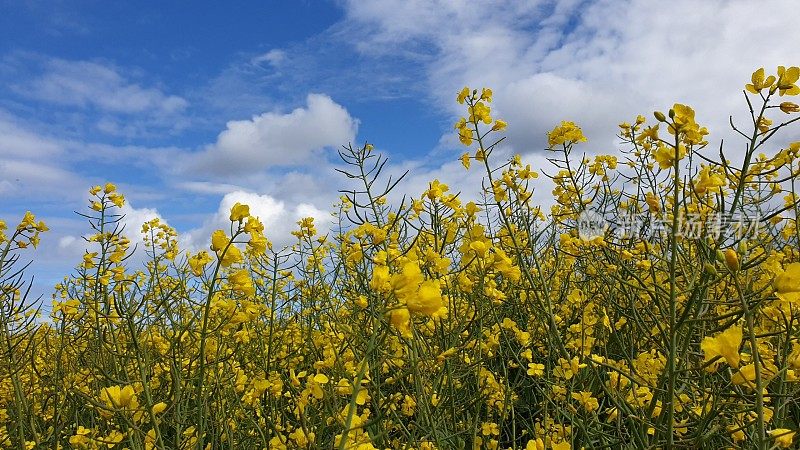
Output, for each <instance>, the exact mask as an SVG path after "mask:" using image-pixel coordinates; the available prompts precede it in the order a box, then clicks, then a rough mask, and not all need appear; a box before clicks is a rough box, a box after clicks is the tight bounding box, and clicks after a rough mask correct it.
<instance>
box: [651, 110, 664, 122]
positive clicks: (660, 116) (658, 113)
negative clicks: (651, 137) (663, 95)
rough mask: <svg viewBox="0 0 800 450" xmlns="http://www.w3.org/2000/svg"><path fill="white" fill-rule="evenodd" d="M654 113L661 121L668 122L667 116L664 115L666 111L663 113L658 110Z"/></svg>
mask: <svg viewBox="0 0 800 450" xmlns="http://www.w3.org/2000/svg"><path fill="white" fill-rule="evenodd" d="M653 115H654V116H656V120H657V121H659V122H666V121H667V118H666V117H665V116H664V113H662V112H661V111H656V112H654V113H653Z"/></svg>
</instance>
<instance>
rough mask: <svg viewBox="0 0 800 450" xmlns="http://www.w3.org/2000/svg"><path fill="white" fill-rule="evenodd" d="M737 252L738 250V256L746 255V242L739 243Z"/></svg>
mask: <svg viewBox="0 0 800 450" xmlns="http://www.w3.org/2000/svg"><path fill="white" fill-rule="evenodd" d="M738 250H739V253H740V254H742V255H744V254H745V253H747V241H741V242H739V248H738Z"/></svg>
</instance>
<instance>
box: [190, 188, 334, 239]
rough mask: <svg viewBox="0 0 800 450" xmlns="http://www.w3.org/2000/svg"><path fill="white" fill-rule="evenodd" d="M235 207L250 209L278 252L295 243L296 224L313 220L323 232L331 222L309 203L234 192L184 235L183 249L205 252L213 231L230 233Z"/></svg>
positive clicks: (326, 213)
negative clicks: (204, 219) (203, 220)
mask: <svg viewBox="0 0 800 450" xmlns="http://www.w3.org/2000/svg"><path fill="white" fill-rule="evenodd" d="M236 203H241V204H244V205H248V206H250V214H251V215H253V216H255V217H258V218H259V219H260V220H261V222H262V223H263V224H264V235H265V236H266V237H267V239H269V240H270V241H271V242H272V243H273V245H274V246H275V248H276V250H277V249H280V248H283V247H284V246H286V245H289V244H290V243H292V240H293V239H294V237H293V236H292V235H291V232H292V231H293V230H296V229H297V225H296V222H297V221H298V220H300V219H302V218H304V217H313V218H314V220H315V223H316V224H317V227H318V230H320V231H321V232H322V231H323V230H325V229H326V227H327V226H328V224H329V223H330V221H331V216H330V214H329V213H328V212H326V211H323V210H321V209H318V208H317V207H316V206H314V205H312V204H309V203H298V204H287V203H286V202H284V201H281V200H278V199H276V198H275V197H272V196H270V195H266V194H256V193H252V192H245V191H234V192H230V193H228V194H226V195H225V196H224V197H223V198H222V200H221V201H220V203H219V209H218V210H217V212H216V213H215V214H214V215H213V216H211V217H210V218H209V219H207V220H206V222H205V223H204V224H203V225H202V226H201V227H198V228H195V229H193V230H190V231H188V232H186V233H183V234H181V246H182V247H183V248H188V249H190V250H193V251H197V250H200V249H205V248H207V247H208V245H209V243H210V242H211V241H210V239H211V233H213V232H214V230H217V229H222V230H225V231H226V232H229V230H230V211H231V207H232V206H233V205H235V204H236Z"/></svg>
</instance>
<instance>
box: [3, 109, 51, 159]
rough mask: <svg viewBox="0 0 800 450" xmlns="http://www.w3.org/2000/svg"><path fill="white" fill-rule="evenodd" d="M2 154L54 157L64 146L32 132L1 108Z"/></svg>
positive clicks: (6, 155)
mask: <svg viewBox="0 0 800 450" xmlns="http://www.w3.org/2000/svg"><path fill="white" fill-rule="evenodd" d="M0 136H2V137H3V138H2V140H0V155H3V156H4V157H26V158H42V157H52V156H53V155H56V154H59V153H61V152H62V150H63V146H62V145H61V144H60V143H59V142H56V141H54V140H52V139H49V138H46V137H43V136H40V135H38V134H36V133H32V132H31V131H29V130H27V129H26V128H25V127H23V126H21V125H20V124H18V123H16V121H15V118H14V117H13V116H11V115H10V114H7V113H5V112H3V111H2V110H0Z"/></svg>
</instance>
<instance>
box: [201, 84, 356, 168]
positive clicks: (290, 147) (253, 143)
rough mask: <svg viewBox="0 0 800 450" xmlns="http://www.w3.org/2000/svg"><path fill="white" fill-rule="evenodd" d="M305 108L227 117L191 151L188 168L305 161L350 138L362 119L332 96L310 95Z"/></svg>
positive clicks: (285, 164)
mask: <svg viewBox="0 0 800 450" xmlns="http://www.w3.org/2000/svg"><path fill="white" fill-rule="evenodd" d="M306 103H307V104H306V106H305V107H304V108H297V109H295V110H293V111H291V112H289V113H286V114H281V113H278V112H267V113H264V114H261V115H259V116H255V117H253V118H252V119H250V120H236V121H230V122H228V124H227V126H226V129H225V130H224V131H223V132H222V133H220V134H219V136H218V137H217V141H216V143H214V144H212V145H209V146H207V147H206V148H205V149H204V150H202V151H201V152H199V153H197V154H193V155H190V156H189V157H188V159H189V161H188V162H187V163H188V164H187V166H188V172H189V173H195V172H197V171H200V172H202V173H209V174H218V175H233V174H237V175H240V174H248V173H253V172H257V171H260V170H263V169H266V168H268V167H272V166H288V165H305V164H311V163H312V162H313V157H315V156H316V155H317V153H318V152H319V151H320V150H322V149H324V148H327V147H338V146H339V145H342V144H346V143H348V142H350V141H352V140H353V139H354V137H355V134H356V131H357V129H358V121H357V120H356V119H354V118H352V117H351V116H350V114H349V113H348V112H347V110H346V109H345V108H344V107H342V106H341V105H339V104H337V103H336V102H334V101H333V100H331V98H330V97H328V96H326V95H322V94H309V95H308V97H307V99H306Z"/></svg>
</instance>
